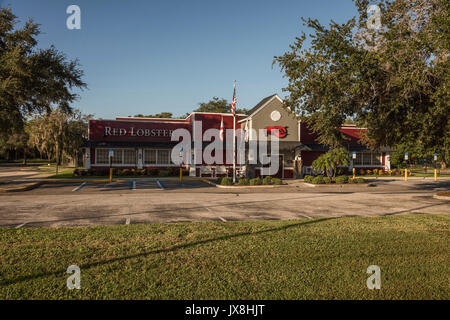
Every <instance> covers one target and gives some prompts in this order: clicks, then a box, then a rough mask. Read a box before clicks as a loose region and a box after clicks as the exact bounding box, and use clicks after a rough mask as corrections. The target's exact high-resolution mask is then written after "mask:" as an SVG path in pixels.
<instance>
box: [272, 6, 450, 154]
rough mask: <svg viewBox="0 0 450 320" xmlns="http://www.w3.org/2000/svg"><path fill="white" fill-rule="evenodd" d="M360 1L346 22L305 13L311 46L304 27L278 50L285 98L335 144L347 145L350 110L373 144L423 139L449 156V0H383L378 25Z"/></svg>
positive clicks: (429, 147) (424, 143)
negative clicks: (372, 23)
mask: <svg viewBox="0 0 450 320" xmlns="http://www.w3.org/2000/svg"><path fill="white" fill-rule="evenodd" d="M355 3H356V7H357V9H358V11H359V17H358V19H357V18H352V19H350V20H349V21H347V22H345V23H343V24H338V23H335V22H333V21H332V22H331V23H330V25H329V27H325V26H323V25H321V24H320V23H319V22H318V21H317V20H313V19H304V22H305V25H306V26H308V27H310V28H312V29H313V30H314V34H313V35H312V40H311V47H310V48H306V47H305V40H306V38H307V37H306V35H305V34H304V33H303V34H302V35H301V36H300V37H298V38H297V40H296V42H295V43H294V44H293V45H291V47H290V51H289V52H287V53H286V54H284V55H283V56H279V57H275V60H274V63H278V64H279V65H280V66H281V68H282V70H283V71H284V72H285V75H286V77H287V78H288V80H289V85H288V87H287V88H286V89H285V90H286V91H288V92H289V93H290V95H289V96H288V98H287V99H286V104H287V105H288V106H290V107H291V108H296V109H297V110H300V112H301V113H302V115H303V117H304V119H305V121H306V122H307V123H308V124H309V126H310V127H311V128H312V130H313V131H315V132H316V133H318V134H319V141H320V142H321V143H324V144H327V145H329V146H331V147H337V146H339V145H341V144H342V142H343V140H344V137H343V135H342V133H341V132H340V131H339V128H340V127H341V126H342V124H343V123H344V121H345V119H346V118H347V117H350V118H352V119H355V121H356V123H357V124H358V125H360V126H363V127H366V128H367V132H366V135H365V137H364V141H365V142H369V141H370V144H371V145H372V146H373V147H375V148H376V147H380V146H383V145H389V146H392V147H394V148H395V146H397V145H420V146H421V148H422V149H423V151H424V152H425V153H431V152H433V153H434V152H437V153H439V154H440V155H441V156H442V159H444V161H445V162H449V159H450V154H449V153H450V120H449V118H450V117H449V115H450V114H449V113H450V108H449V101H450V92H449V90H450V89H449V88H450V76H449V72H448V70H450V65H449V60H448V55H449V50H450V48H449V46H450V41H449V35H450V32H449V26H450V16H449V12H450V4H449V2H448V1H445V0H429V1H410V0H390V1H388V0H381V1H379V7H380V9H381V13H382V15H381V22H382V27H381V28H380V29H378V30H376V29H375V30H374V29H368V27H367V21H368V19H369V17H368V15H367V7H368V5H369V4H371V2H369V1H368V0H356V1H355ZM312 125H313V126H312Z"/></svg>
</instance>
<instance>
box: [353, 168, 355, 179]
mask: <svg viewBox="0 0 450 320" xmlns="http://www.w3.org/2000/svg"><path fill="white" fill-rule="evenodd" d="M353 179H355V168H353Z"/></svg>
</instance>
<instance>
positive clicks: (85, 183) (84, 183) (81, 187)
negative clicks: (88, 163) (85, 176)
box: [72, 182, 88, 191]
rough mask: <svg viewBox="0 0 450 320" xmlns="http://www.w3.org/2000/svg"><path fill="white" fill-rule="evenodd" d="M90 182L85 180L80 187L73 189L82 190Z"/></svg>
mask: <svg viewBox="0 0 450 320" xmlns="http://www.w3.org/2000/svg"><path fill="white" fill-rule="evenodd" d="M87 184H88V183H87V182H83V183H82V184H81V185H79V186H78V187H76V188H75V189H73V190H72V191H80V190H81V189H83V188H84V186H86V185H87Z"/></svg>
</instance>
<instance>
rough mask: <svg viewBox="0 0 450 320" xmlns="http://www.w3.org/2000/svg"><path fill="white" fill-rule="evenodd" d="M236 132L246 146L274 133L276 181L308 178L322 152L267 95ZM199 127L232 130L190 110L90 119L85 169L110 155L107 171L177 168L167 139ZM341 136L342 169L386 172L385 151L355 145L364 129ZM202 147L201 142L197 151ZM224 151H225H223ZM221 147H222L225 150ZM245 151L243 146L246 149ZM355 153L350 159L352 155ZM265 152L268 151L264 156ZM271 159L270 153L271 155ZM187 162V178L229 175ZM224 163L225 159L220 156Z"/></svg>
mask: <svg viewBox="0 0 450 320" xmlns="http://www.w3.org/2000/svg"><path fill="white" fill-rule="evenodd" d="M236 122H237V124H236V128H241V129H243V130H246V131H247V132H248V135H247V137H248V138H247V142H246V145H247V146H248V145H249V144H250V143H252V142H255V141H256V142H258V140H260V139H262V137H259V136H258V135H261V134H264V135H266V137H265V138H267V136H270V135H272V134H273V132H275V133H276V134H277V135H278V138H279V151H278V155H277V156H278V157H279V170H278V173H277V176H278V177H280V178H295V177H301V176H303V175H304V174H311V173H312V168H311V164H312V162H313V161H314V160H315V159H316V158H317V157H319V156H320V155H321V154H323V153H325V152H326V151H327V148H326V147H325V146H323V145H321V144H319V143H318V142H317V136H316V135H315V134H314V133H312V132H311V131H310V130H309V129H308V128H307V126H306V124H305V123H304V122H302V121H301V120H300V118H299V117H298V116H297V115H296V114H295V113H294V112H292V111H291V110H290V109H289V108H286V107H285V106H284V105H283V101H282V99H281V98H280V97H279V96H278V95H277V94H274V95H271V96H269V97H266V98H264V99H262V100H261V101H260V102H259V103H258V104H257V105H256V106H255V107H253V108H252V109H251V110H250V111H249V112H248V115H243V114H240V115H237V118H236ZM199 124H201V132H202V135H203V133H204V132H205V131H206V130H208V129H210V128H216V129H220V128H221V127H222V124H223V127H222V128H223V129H224V130H227V129H232V128H233V116H232V114H231V113H204V112H193V113H191V114H190V115H189V116H188V117H186V118H185V119H172V118H170V119H169V118H167V119H165V118H137V117H117V118H116V119H115V120H91V121H90V122H89V139H88V141H87V143H86V144H85V148H84V150H85V153H84V154H85V168H86V169H96V170H105V171H106V170H108V168H109V166H110V163H109V156H110V152H111V151H112V164H111V165H112V167H114V168H119V169H125V168H127V169H132V168H134V169H154V170H155V169H156V170H158V169H167V168H179V167H180V165H179V164H175V163H173V162H172V160H171V152H172V149H173V148H174V146H175V145H177V144H178V141H171V137H172V133H173V132H174V131H175V130H176V129H186V130H188V131H189V132H190V133H191V136H192V135H193V133H194V132H195V130H196V129H197V130H198V129H199V128H195V126H196V125H197V126H198V125H199ZM341 132H342V133H343V134H344V135H345V136H346V137H347V139H346V142H345V147H346V148H347V149H348V152H349V155H350V157H349V158H350V163H349V165H348V166H346V167H344V168H343V169H346V170H349V171H350V170H351V169H352V168H353V167H355V168H364V169H375V168H377V169H383V170H389V169H390V161H389V152H390V151H391V150H389V149H388V148H384V149H381V150H370V149H368V148H367V147H365V146H364V145H363V144H361V143H360V142H359V140H360V138H361V134H362V133H363V132H364V129H361V128H357V127H356V126H353V125H346V126H343V127H342V128H341ZM207 144H208V143H203V148H204V147H205V146H206V145H207ZM229 147H230V146H229ZM225 148H226V147H225ZM225 148H224V149H225ZM246 149H247V148H246ZM353 152H356V159H352V153H353ZM269 153H270V152H269ZM272 156H275V155H272ZM191 157H192V161H191V164H183V167H185V168H186V169H188V170H189V175H190V176H197V177H218V176H232V164H229V163H228V164H227V163H214V164H212V165H211V164H206V163H200V164H195V161H194V160H195V159H194V158H195V155H194V151H193V149H192V155H191ZM224 159H225V157H224ZM237 171H238V175H240V176H243V175H247V176H249V177H253V176H259V175H260V172H261V165H258V164H256V165H249V164H247V163H246V164H242V165H238V166H237Z"/></svg>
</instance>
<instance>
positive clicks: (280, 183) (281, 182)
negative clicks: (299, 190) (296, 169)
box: [272, 178, 283, 185]
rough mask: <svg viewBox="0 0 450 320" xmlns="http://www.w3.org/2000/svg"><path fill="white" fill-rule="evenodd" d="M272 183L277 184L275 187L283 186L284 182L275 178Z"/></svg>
mask: <svg viewBox="0 0 450 320" xmlns="http://www.w3.org/2000/svg"><path fill="white" fill-rule="evenodd" d="M272 183H273V184H275V185H282V184H283V181H281V179H280V178H273V179H272Z"/></svg>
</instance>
